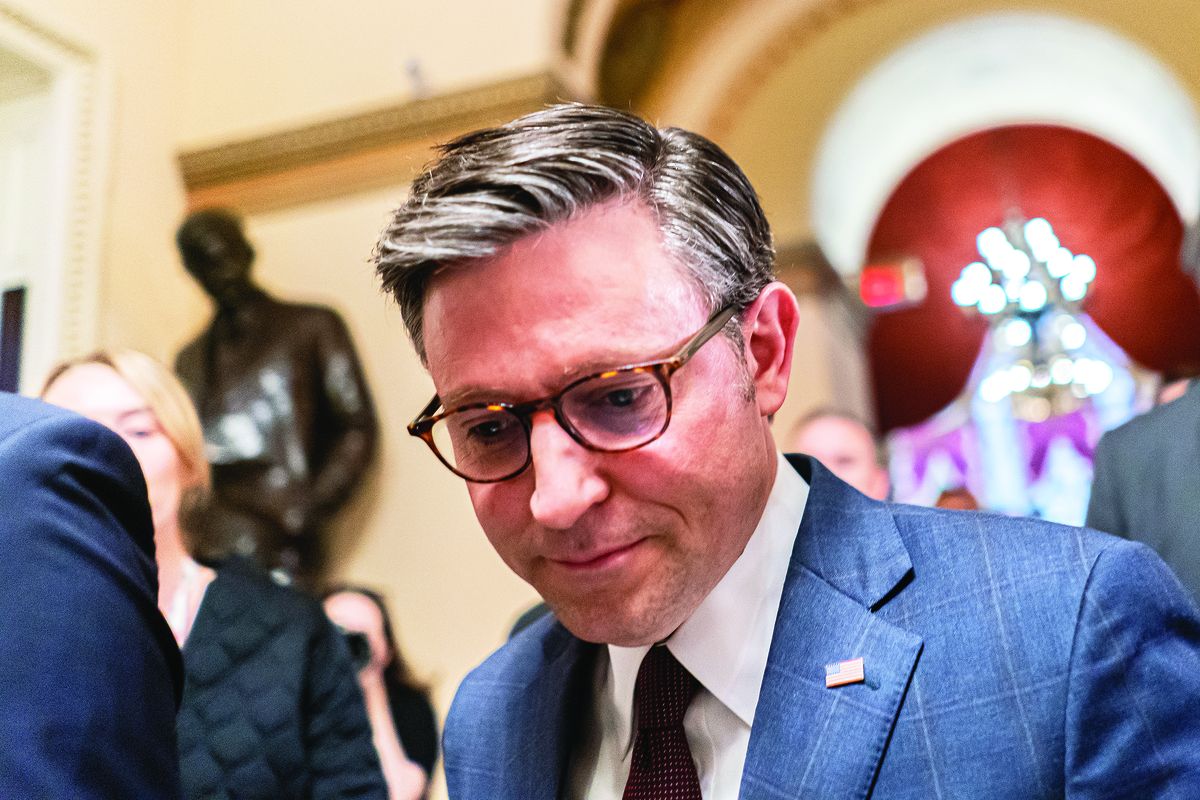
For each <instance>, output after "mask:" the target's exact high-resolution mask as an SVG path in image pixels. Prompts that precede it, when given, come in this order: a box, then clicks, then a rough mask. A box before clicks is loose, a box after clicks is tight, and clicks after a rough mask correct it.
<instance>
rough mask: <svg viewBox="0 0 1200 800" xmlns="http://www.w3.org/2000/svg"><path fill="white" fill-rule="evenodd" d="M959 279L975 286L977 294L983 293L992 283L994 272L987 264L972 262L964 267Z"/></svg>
mask: <svg viewBox="0 0 1200 800" xmlns="http://www.w3.org/2000/svg"><path fill="white" fill-rule="evenodd" d="M959 277H960V278H961V279H962V280H964V281H967V282H969V283H971V284H972V285H973V286H975V287H976V289H975V291H976V292H982V291H983V288H984V287H985V286H987V285H988V284H989V283H991V282H992V270H991V269H990V268H989V267H988V265H987V264H983V263H981V262H979V261H972V262H971V263H970V264H967V265H966V266H965V267H963V270H962V275H960V276H959Z"/></svg>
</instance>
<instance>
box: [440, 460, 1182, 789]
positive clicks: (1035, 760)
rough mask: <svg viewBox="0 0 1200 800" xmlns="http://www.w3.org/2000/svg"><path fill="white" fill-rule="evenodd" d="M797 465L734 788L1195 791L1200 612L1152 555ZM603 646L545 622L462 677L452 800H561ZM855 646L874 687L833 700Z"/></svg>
mask: <svg viewBox="0 0 1200 800" xmlns="http://www.w3.org/2000/svg"><path fill="white" fill-rule="evenodd" d="M791 461H792V463H793V466H795V467H796V468H797V470H798V471H799V472H800V473H801V474H802V475H803V476H804V477H805V479H806V480H808V481H809V484H810V486H811V487H812V491H811V493H810V495H809V498H808V506H807V508H806V510H805V513H804V519H803V522H802V523H801V526H800V531H799V535H798V536H797V539H796V546H795V549H794V551H793V555H792V559H791V564H790V566H789V570H788V577H787V583H786V586H785V588H784V592H783V599H782V603H781V605H780V608H779V616H778V619H777V621H776V625H775V634H774V638H773V640H772V643H771V649H770V654H769V659H768V663H767V669H766V674H765V676H764V678H763V685H762V692H761V694H760V697H759V702H758V709H757V711H756V713H755V719H754V726H753V729H752V731H751V736H750V744H749V750H748V752H747V756H746V765H745V771H744V773H743V776H742V786H741V792H740V797H741V798H745V799H746V800H749V799H751V798H753V799H754V800H758V798H764V799H767V798H771V799H773V798H780V799H782V798H821V799H822V800H825V799H826V798H902V799H906V800H907V799H909V798H911V799H912V800H917V798H920V800H929V799H930V798H1013V800H1036V799H1037V798H1089V799H1091V798H1178V800H1185V798H1187V799H1190V800H1194V799H1195V798H1200V618H1198V616H1197V609H1196V607H1195V605H1194V604H1193V602H1192V600H1191V598H1190V597H1189V596H1188V595H1187V593H1186V592H1185V591H1184V590H1183V588H1182V587H1181V586H1180V585H1179V582H1178V580H1177V579H1176V578H1175V577H1174V575H1173V574H1172V573H1171V572H1170V571H1169V570H1168V569H1167V568H1166V567H1165V566H1164V565H1163V563H1162V562H1161V561H1160V560H1159V559H1158V557H1157V556H1155V555H1154V554H1153V553H1152V552H1151V551H1150V550H1149V549H1148V548H1146V547H1144V546H1142V545H1139V544H1136V543H1132V542H1128V541H1124V540H1120V539H1116V538H1114V537H1111V536H1107V535H1104V534H1100V533H1097V532H1095V531H1091V530H1087V529H1082V528H1066V527H1062V526H1058V525H1052V524H1049V523H1045V522H1040V521H1036V520H1030V519H1012V518H1007V517H1001V516H995V515H987V514H976V513H963V512H952V511H942V510H937V509H926V508H915V507H908V506H902V505H894V504H888V503H879V502H876V501H873V500H870V499H868V498H866V497H864V496H862V495H861V494H859V493H858V492H856V491H854V490H853V489H851V488H850V487H848V486H847V485H846V484H844V483H842V482H841V481H840V480H838V479H837V478H835V477H834V476H833V475H832V474H831V473H829V472H828V471H827V470H826V469H825V468H824V467H822V466H821V465H820V464H819V463H818V462H816V461H813V460H810V459H807V458H804V457H792V458H791ZM596 649H597V648H596V646H594V645H589V644H586V643H584V642H581V641H580V640H578V639H576V638H574V637H573V636H571V635H570V634H569V633H568V632H567V631H566V630H565V629H564V628H562V626H561V625H559V624H558V623H557V622H555V621H554V620H553V619H551V618H547V619H543V620H541V621H539V622H538V623H536V624H535V625H533V626H531V627H530V628H528V629H526V630H525V631H523V632H522V633H521V634H520V635H518V636H517V637H515V638H514V639H513V640H512V641H511V642H509V643H508V644H507V645H506V646H505V647H503V648H502V649H501V650H499V651H498V652H497V653H495V654H494V655H493V656H492V657H491V658H489V659H488V660H487V661H486V662H485V663H484V664H483V665H481V666H480V667H478V668H477V669H476V670H475V671H474V672H472V673H471V674H470V675H469V676H468V677H467V678H466V680H465V681H464V682H463V684H462V686H461V687H460V689H459V691H458V694H457V696H456V698H455V701H454V704H453V707H452V708H451V711H450V716H449V719H448V720H447V723H446V730H445V759H446V774H447V783H448V787H449V793H450V797H451V798H452V800H476V799H478V800H484V799H485V798H486V800H504V799H505V798H511V800H518V799H519V800H552V799H553V798H556V797H559V796H560V795H561V792H562V791H563V779H564V776H565V774H566V767H567V763H568V759H569V754H570V751H571V748H572V746H573V745H574V743H575V741H576V738H575V734H576V732H577V731H578V727H579V725H580V724H581V720H584V719H586V717H587V706H586V703H587V702H588V698H589V697H590V693H589V689H588V686H587V682H588V681H589V680H590V677H591V674H592V668H591V665H592V663H593V657H594V655H595V652H596ZM857 656H862V657H863V660H864V664H865V673H866V680H865V681H864V682H863V683H860V684H854V685H848V686H842V687H838V688H836V689H827V688H826V687H825V682H824V665H825V664H828V663H831V662H836V661H840V660H843V659H847V658H853V657H857Z"/></svg>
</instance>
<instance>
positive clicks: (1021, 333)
mask: <svg viewBox="0 0 1200 800" xmlns="http://www.w3.org/2000/svg"><path fill="white" fill-rule="evenodd" d="M1032 338H1033V326H1031V325H1030V324H1029V323H1028V322H1026V321H1025V320H1023V319H1021V318H1020V317H1017V318H1016V319H1011V320H1009V321H1008V323H1007V324H1005V326H1004V340H1005V341H1006V342H1007V343H1008V346H1009V347H1024V346H1025V345H1027V344H1029V341H1030V340H1031V339H1032Z"/></svg>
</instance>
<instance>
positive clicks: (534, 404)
mask: <svg viewBox="0 0 1200 800" xmlns="http://www.w3.org/2000/svg"><path fill="white" fill-rule="evenodd" d="M739 311H740V309H739V308H738V306H737V305H736V304H735V303H730V304H728V305H725V306H722V307H721V308H720V309H718V310H717V311H716V312H715V313H713V315H712V316H710V317H709V318H708V321H707V322H706V323H704V327H702V328H701V329H700V330H698V331H696V333H694V334H693V335H692V336H691V338H689V339H688V340H687V342H685V343H684V345H683V346H682V347H681V348H680V349H679V350H678V351H677V352H676V353H675V355H673V356H670V357H668V358H664V359H657V360H653V361H643V362H638V363H634V364H626V365H625V366H622V367H615V368H612V369H604V370H600V371H599V372H593V373H590V374H588V375H584V376H582V377H580V378H576V379H575V380H573V381H571V382H570V383H568V384H567V385H566V386H564V387H563V388H561V389H559V390H558V391H557V392H555V393H554V394H552V395H548V396H546V397H542V398H539V399H537V400H528V401H526V402H524V403H504V402H480V403H464V404H462V405H459V406H455V407H454V408H449V409H446V410H444V411H441V412H439V413H436V414H435V413H434V412H435V411H436V410H437V408H438V407H439V406H440V405H441V404H442V400H441V398H440V397H439V396H438V395H436V394H435V395H434V396H433V399H432V400H430V401H429V404H428V405H426V406H425V408H424V409H422V410H421V412H420V413H419V414H417V416H416V417H415V418H414V419H413V421H412V422H410V423H408V433H409V435H410V436H415V437H417V438H418V439H421V440H422V441H423V442H425V444H426V445H428V446H429V449H430V450H432V451H433V454H434V455H435V456H436V457H437V459H438V461H441V462H442V464H443V465H444V466H445V467H446V469H448V470H450V471H451V472H453V473H454V474H455V475H457V476H458V477H460V478H462V479H463V480H465V481H468V482H470V483H502V482H503V481H507V480H511V479H512V478H515V477H517V476H518V475H520V474H521V473H523V472H524V471H525V470H527V469H529V465H530V464H532V463H533V444H532V442H531V441H530V438H531V436H532V435H533V423H532V418H533V415H534V414H536V413H538V412H539V411H544V410H546V409H550V410H551V411H553V412H554V419H555V421H556V422H557V423H558V425H559V427H561V428H562V429H563V430H564V431H566V432H567V435H568V436H570V437H571V439H572V440H574V441H575V442H576V443H578V444H579V445H580V446H581V447H584V448H586V449H588V450H591V451H593V452H596V453H627V452H629V451H631V450H637V449H639V448H642V447H645V446H646V445H648V444H650V443H651V442H653V441H655V440H657V439H658V438H659V437H661V436H662V435H663V434H664V433H666V432H667V427H668V426H669V425H670V424H671V411H672V408H673V404H672V396H671V377H672V376H673V375H674V374H675V373H676V372H678V371H679V370H680V369H681V368H682V367H683V365H684V364H686V363H687V362H688V361H690V360H691V358H692V356H694V355H696V352H697V351H698V350H699V349H700V348H701V347H703V346H704V345H706V344H707V343H708V342H709V340H710V339H712V338H713V337H715V336H716V335H717V334H718V333H720V332H721V330H722V329H723V328H724V327H725V325H726V323H728V322H729V320H731V319H733V317H734V316H735V315H736V314H738V313H739ZM623 372H649V373H651V374H652V375H654V377H655V378H657V379H658V382H659V385H660V386H662V389H663V396H664V398H665V399H666V414H665V417H664V419H663V424H662V427H661V428H659V430H658V432H657V433H655V434H654V435H653V436H651V437H650V438H648V439H646V440H645V441H644V442H639V443H638V444H635V445H631V446H630V447H620V448H616V449H610V448H605V447H598V446H596V445H594V444H592V443H591V442H589V441H588V440H587V439H586V438H584V436H583V434H581V433H580V432H579V430H578V429H577V428H576V427H575V426H574V425H573V424H572V423H571V421H570V420H569V419H567V417H566V415H565V414H564V413H563V410H562V398H563V395H565V394H567V393H568V392H570V391H571V390H572V389H574V388H575V387H576V386H579V385H580V384H583V383H586V382H588V381H590V380H594V379H596V378H600V377H605V376H610V375H617V374H620V373H623ZM474 409H485V410H492V411H505V412H507V413H509V414H511V415H513V416H514V417H516V418H517V420H518V421H519V422H520V423H521V425H522V427H524V428H525V461H524V463H522V464H521V466H520V467H518V468H517V469H515V470H513V471H512V472H510V473H508V474H507V475H505V476H503V477H500V478H488V479H486V480H480V479H478V478H470V477H467V476H466V475H464V474H463V473H461V472H459V471H458V470H457V469H455V468H454V467H453V466H452V465H451V464H450V462H449V461H448V460H447V459H446V457H445V456H443V455H442V452H441V451H440V450H439V449H438V446H437V444H436V443H435V442H434V441H433V426H434V425H436V424H437V423H438V422H440V421H441V420H443V419H445V418H446V417H449V416H451V415H452V414H457V413H459V412H461V411H471V410H474Z"/></svg>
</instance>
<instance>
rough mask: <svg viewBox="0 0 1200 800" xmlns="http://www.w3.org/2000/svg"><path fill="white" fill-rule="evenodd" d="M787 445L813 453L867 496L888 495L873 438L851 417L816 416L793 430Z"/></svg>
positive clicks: (882, 497)
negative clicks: (801, 426)
mask: <svg viewBox="0 0 1200 800" xmlns="http://www.w3.org/2000/svg"><path fill="white" fill-rule="evenodd" d="M790 449H792V450H794V451H796V452H799V453H805V454H807V455H810V456H813V457H814V458H816V459H817V460H818V461H820V462H821V463H822V464H824V465H825V466H826V467H828V468H829V470H830V472H832V473H833V474H834V475H837V476H838V477H839V478H841V479H842V480H844V481H845V482H846V483H848V484H850V485H851V486H853V487H854V488H855V489H858V490H859V491H860V492H862V493H863V494H865V495H867V496H868V497H874V498H875V499H876V500H883V499H884V498H886V497H887V495H888V490H889V488H890V484H889V481H888V476H887V471H886V470H885V469H884V468H883V467H881V466H880V465H879V462H878V460H877V459H876V456H875V441H874V439H872V438H871V433H870V431H868V430H867V429H866V428H864V427H863V426H862V425H859V424H858V423H857V422H854V421H853V420H849V419H843V418H841V417H817V418H816V419H814V420H812V421H811V422H809V423H808V424H807V425H805V426H804V427H803V428H801V429H800V430H799V431H798V432H797V433H796V436H795V438H794V439H793V440H792V442H791V448H790Z"/></svg>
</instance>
